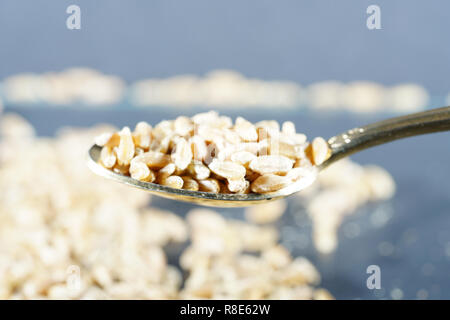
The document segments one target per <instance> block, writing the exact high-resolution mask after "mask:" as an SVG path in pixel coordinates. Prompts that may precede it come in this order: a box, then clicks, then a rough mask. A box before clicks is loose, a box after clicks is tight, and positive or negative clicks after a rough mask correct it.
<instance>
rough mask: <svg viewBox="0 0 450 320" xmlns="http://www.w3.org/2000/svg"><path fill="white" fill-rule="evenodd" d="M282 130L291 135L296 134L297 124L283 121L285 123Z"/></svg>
mask: <svg viewBox="0 0 450 320" xmlns="http://www.w3.org/2000/svg"><path fill="white" fill-rule="evenodd" d="M281 132H283V133H284V134H286V135H289V136H292V135H295V133H296V131H295V124H294V123H293V122H292V121H285V122H283V125H282V126H281Z"/></svg>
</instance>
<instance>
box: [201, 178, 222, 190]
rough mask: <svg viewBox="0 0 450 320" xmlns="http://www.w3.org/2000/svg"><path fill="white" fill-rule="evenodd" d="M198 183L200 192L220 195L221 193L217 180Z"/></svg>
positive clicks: (209, 179) (205, 180)
mask: <svg viewBox="0 0 450 320" xmlns="http://www.w3.org/2000/svg"><path fill="white" fill-rule="evenodd" d="M197 182H198V186H199V190H200V191H204V192H213V193H219V191H220V184H219V181H218V180H216V179H212V178H208V179H204V180H198V181H197Z"/></svg>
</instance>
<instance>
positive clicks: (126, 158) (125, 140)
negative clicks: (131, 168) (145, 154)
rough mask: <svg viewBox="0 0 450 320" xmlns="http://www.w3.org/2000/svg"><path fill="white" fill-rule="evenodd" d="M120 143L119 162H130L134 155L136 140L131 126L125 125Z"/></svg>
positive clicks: (118, 150)
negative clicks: (134, 140)
mask: <svg viewBox="0 0 450 320" xmlns="http://www.w3.org/2000/svg"><path fill="white" fill-rule="evenodd" d="M119 136H120V143H119V146H118V147H117V149H116V156H117V162H118V163H119V164H121V165H127V164H130V161H131V159H133V157H134V142H133V137H132V135H131V131H130V128H128V127H124V128H123V129H122V130H121V131H120V132H119Z"/></svg>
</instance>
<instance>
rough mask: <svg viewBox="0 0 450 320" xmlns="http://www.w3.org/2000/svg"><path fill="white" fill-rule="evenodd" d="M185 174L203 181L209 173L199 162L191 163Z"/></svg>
mask: <svg viewBox="0 0 450 320" xmlns="http://www.w3.org/2000/svg"><path fill="white" fill-rule="evenodd" d="M187 172H188V173H189V174H190V175H191V176H192V177H193V178H195V179H196V180H204V179H206V178H208V177H209V175H210V174H211V171H210V170H209V168H208V167H207V166H205V165H204V164H203V163H202V162H200V161H193V162H191V163H190V164H189V165H188V167H187Z"/></svg>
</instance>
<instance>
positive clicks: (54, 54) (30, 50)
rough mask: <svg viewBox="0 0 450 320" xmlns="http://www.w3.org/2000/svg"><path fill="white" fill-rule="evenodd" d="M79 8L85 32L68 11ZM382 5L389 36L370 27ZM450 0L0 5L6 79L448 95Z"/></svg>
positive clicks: (0, 51)
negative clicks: (43, 76)
mask: <svg viewBox="0 0 450 320" xmlns="http://www.w3.org/2000/svg"><path fill="white" fill-rule="evenodd" d="M70 4H77V5H79V6H80V7H81V20H82V22H81V30H68V29H67V28H66V23H65V21H66V18H67V17H68V14H66V8H67V6H68V5H70ZM370 4H377V5H379V6H380V7H381V23H382V30H373V31H370V30H368V29H367V28H366V18H367V14H366V9H367V7H368V6H369V5H370ZM449 12H450V2H449V1H446V0H433V1H412V0H395V1H391V0H390V1H387V0H376V1H373V0H371V1H367V0H347V1H334V0H322V1H297V0H280V1H269V0H258V1H256V0H253V1H239V0H228V1H210V0H191V1H174V0H164V1H163V0H158V1H154V0H152V1H142V0H141V1H139V0H129V1H120V0H108V1H105V0H102V1H100V0H89V1H88V0H85V1H80V0H71V1H66V0H64V1H62V0H60V1H53V0H37V1H26V0H14V1H13V0H2V1H0V39H1V45H0V61H1V62H0V63H1V65H0V66H1V68H0V78H2V77H4V76H7V75H10V74H12V73H16V72H23V71H34V72H43V71H49V70H60V69H62V68H65V67H70V66H77V65H80V66H89V67H94V68H97V69H100V70H102V71H105V72H109V73H114V74H117V75H120V76H123V77H124V78H125V79H126V80H128V81H131V80H134V79H139V78H143V77H149V76H155V77H166V76H170V75H174V74H180V73H194V74H203V73H205V72H207V71H209V70H211V69H216V68H230V69H236V70H238V71H240V72H242V73H244V74H245V75H247V76H251V77H258V78H267V79H288V80H294V81H298V82H300V83H302V84H309V83H311V82H314V81H320V80H328V79H336V80H343V81H351V80H358V79H363V80H373V81H377V82H381V83H384V84H394V83H398V82H409V81H412V82H416V83H419V84H421V85H424V86H425V87H426V88H427V89H428V90H429V91H430V92H431V93H432V94H433V95H444V94H447V93H448V92H449V91H450V85H449V80H448V79H449V77H448V74H449V71H450V70H449V63H448V57H449V56H450V41H449V33H448V31H449V29H450V28H449V27H450V19H448V16H449V15H448V13H449Z"/></svg>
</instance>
